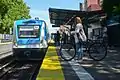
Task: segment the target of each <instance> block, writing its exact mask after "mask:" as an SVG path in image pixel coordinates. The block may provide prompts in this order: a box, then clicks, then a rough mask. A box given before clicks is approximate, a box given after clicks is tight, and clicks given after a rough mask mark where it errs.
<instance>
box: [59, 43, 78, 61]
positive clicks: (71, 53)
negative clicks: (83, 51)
mask: <svg viewBox="0 0 120 80" xmlns="http://www.w3.org/2000/svg"><path fill="white" fill-rule="evenodd" d="M75 55H76V53H75V48H74V46H73V45H72V44H62V45H61V48H60V56H61V58H62V59H64V60H65V61H70V60H72V59H73V58H74V57H75Z"/></svg>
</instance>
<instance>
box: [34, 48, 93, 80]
mask: <svg viewBox="0 0 120 80" xmlns="http://www.w3.org/2000/svg"><path fill="white" fill-rule="evenodd" d="M58 51H59V48H58V47H55V46H49V47H48V50H47V53H46V55H45V58H44V60H43V63H42V65H41V67H40V69H39V73H38V75H37V78H36V80H94V78H93V77H92V76H91V75H90V74H89V73H88V72H87V71H86V70H85V69H84V68H83V67H81V65H80V64H79V63H77V62H76V61H75V60H72V61H64V60H62V59H61V58H60V56H59V55H58Z"/></svg>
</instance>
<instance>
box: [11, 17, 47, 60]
mask: <svg viewBox="0 0 120 80" xmlns="http://www.w3.org/2000/svg"><path fill="white" fill-rule="evenodd" d="M48 36H49V33H48V29H47V26H46V22H45V21H44V20H36V19H24V20H17V21H15V22H14V27H13V55H14V56H15V58H16V59H17V60H41V59H43V57H44V55H45V52H46V50H47V47H48Z"/></svg>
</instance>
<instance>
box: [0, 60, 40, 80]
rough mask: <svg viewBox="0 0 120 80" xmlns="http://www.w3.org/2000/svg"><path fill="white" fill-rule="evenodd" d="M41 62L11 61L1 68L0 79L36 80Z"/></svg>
mask: <svg viewBox="0 0 120 80" xmlns="http://www.w3.org/2000/svg"><path fill="white" fill-rule="evenodd" d="M40 65H41V62H38V61H37V62H36V61H26V62H18V61H13V62H12V61H11V62H10V63H9V64H6V65H5V66H3V67H2V68H1V69H0V80H35V77H36V75H37V74H36V72H37V71H38V69H39V67H40Z"/></svg>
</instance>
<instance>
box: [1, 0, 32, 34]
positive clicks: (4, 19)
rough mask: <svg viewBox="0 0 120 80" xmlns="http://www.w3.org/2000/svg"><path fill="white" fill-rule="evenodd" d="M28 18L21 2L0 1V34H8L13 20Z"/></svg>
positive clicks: (15, 0)
mask: <svg viewBox="0 0 120 80" xmlns="http://www.w3.org/2000/svg"><path fill="white" fill-rule="evenodd" d="M23 17H24V18H30V15H29V8H28V6H27V5H26V4H25V3H24V1H23V0H0V33H9V29H10V28H12V26H13V23H14V21H15V20H18V19H21V18H23Z"/></svg>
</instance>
